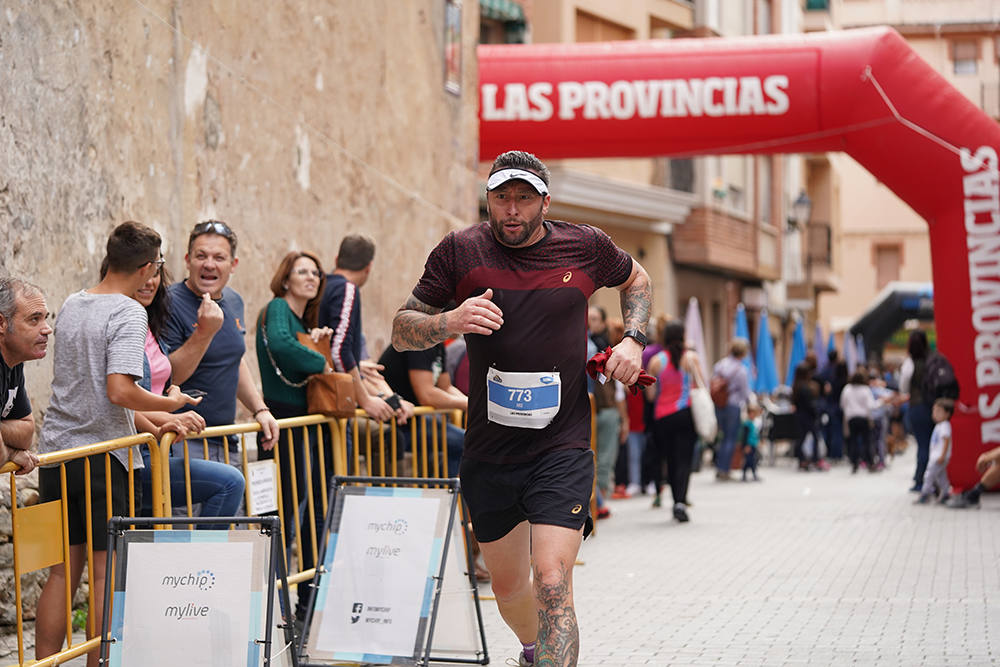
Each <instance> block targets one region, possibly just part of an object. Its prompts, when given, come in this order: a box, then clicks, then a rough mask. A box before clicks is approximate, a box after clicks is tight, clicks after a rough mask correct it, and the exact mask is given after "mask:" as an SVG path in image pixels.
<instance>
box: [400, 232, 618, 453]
mask: <svg viewBox="0 0 1000 667" xmlns="http://www.w3.org/2000/svg"><path fill="white" fill-rule="evenodd" d="M544 224H545V229H546V235H545V237H544V238H543V239H542V240H541V241H539V242H538V243H536V244H534V245H532V246H529V247H526V248H508V247H506V246H504V245H501V244H500V243H498V242H497V241H496V239H495V238H494V237H493V233H492V232H491V231H490V226H489V223H487V222H483V223H480V224H478V225H476V226H473V227H468V228H466V229H463V230H460V231H457V232H452V233H450V234H448V236H446V237H445V238H444V239H443V240H442V241H441V242H440V243H439V244H438V246H437V247H436V248H434V250H433V251H432V252H431V254H430V256H429V257H428V258H427V263H426V264H425V266H424V275H423V276H422V277H421V278H420V282H419V283H417V286H416V288H414V290H413V295H414V296H415V297H416V298H418V299H420V300H421V301H423V302H424V303H426V304H428V305H430V306H435V307H438V308H441V307H444V306H445V304H447V303H448V302H449V301H451V300H452V299H454V300H455V301H456V302H458V303H461V302H462V301H464V300H465V299H467V298H469V297H470V296H477V295H480V294H482V293H483V292H484V291H485V290H486V289H487V288H492V289H493V302H494V303H495V304H496V305H497V306H499V307H500V310H501V311H503V319H504V323H503V326H501V327H500V329H499V330H498V331H494V332H493V333H492V334H490V335H489V336H480V335H476V334H468V335H466V336H465V340H466V345H467V347H468V354H469V420H468V429H467V430H466V433H465V450H464V452H463V454H462V456H463V457H468V458H470V459H474V460H477V461H486V462H489V463H520V462H523V461H530V460H533V459H535V458H537V457H539V456H540V455H542V454H544V453H547V452H550V451H555V450H558V449H570V448H574V447H589V446H590V403H589V401H588V400H587V382H586V371H585V366H586V363H587V300H588V299H589V298H590V295H591V294H593V293H594V291H595V290H597V289H598V288H599V287H611V286H615V285H620V284H622V283H623V282H625V281H626V280H628V277H629V275H630V274H631V273H632V258H631V257H629V255H628V253H626V252H625V251H623V250H621V249H620V248H618V247H617V246H616V245H615V244H614V242H613V241H612V240H611V238H610V237H609V236H608V235H607V234H605V233H604V232H602V231H601V230H599V229H595V228H594V227H590V226H588V225H575V224H572V223H568V222H561V221H558V220H546V221H545V223H544ZM489 368H495V369H497V370H499V371H508V372H548V371H558V372H559V374H560V380H561V382H562V393H561V396H560V408H559V413H558V414H557V415H556V417H555V418H554V419H553V420H552V423H550V424H549V425H548V426H546V427H545V428H543V429H530V428H516V427H511V426H503V425H501V424H496V423H493V422H491V421H489V420H488V419H487V418H486V372H487V369H489Z"/></svg>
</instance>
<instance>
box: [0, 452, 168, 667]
mask: <svg viewBox="0 0 1000 667" xmlns="http://www.w3.org/2000/svg"><path fill="white" fill-rule="evenodd" d="M134 445H147V446H148V447H149V448H150V454H151V457H150V459H151V461H152V462H153V463H151V468H152V470H151V473H152V482H153V484H152V491H153V496H154V499H155V498H156V497H157V496H158V495H159V494H160V493H161V491H162V487H161V485H160V483H159V481H158V478H159V477H160V476H159V475H158V474H157V473H158V472H159V471H158V470H157V466H158V465H159V464H158V461H159V457H158V456H157V454H158V450H159V444H158V443H157V442H156V439H155V438H154V437H153V436H152V435H150V434H148V433H144V434H139V435H135V436H129V437H125V438H117V439H115V440H108V441H105V442H98V443H95V444H93V445H86V446H83V447H74V448H72V449H66V450H63V451H59V452H52V453H49V454H42V455H40V456H39V457H38V458H39V461H40V464H39V465H41V466H52V465H57V464H58V465H59V468H60V469H59V477H60V485H61V487H62V488H61V496H62V498H66V495H67V492H66V485H67V482H66V463H67V462H70V461H74V460H79V459H83V461H84V464H83V466H84V492H85V495H86V499H85V503H84V507H85V508H86V510H85V511H86V523H87V526H86V528H87V542H86V556H87V571H88V573H90V572H94V548H93V545H94V542H93V539H94V535H93V532H92V527H91V518H92V507H91V496H90V494H91V479H90V477H91V472H90V459H89V458H88V457H90V456H94V455H100V454H103V455H104V487H105V490H106V492H105V512H106V516H109V517H110V516H111V508H112V502H111V500H112V499H111V490H112V489H111V458H112V457H111V454H110V452H112V451H114V450H117V449H123V448H126V447H132V446H134ZM17 469H18V466H17V465H16V464H13V463H8V464H6V465H4V466H3V467H0V473H9V477H10V497H11V508H10V511H11V522H12V527H13V548H14V599H15V604H16V605H17V610H16V614H17V658H18V663H17V664H19V665H24V664H32V665H39V666H47V665H58V664H60V663H62V662H65V661H66V660H69V659H71V658H74V657H76V656H79V655H83V654H84V653H88V652H89V651H91V650H93V649H96V648H98V646H99V645H100V637H98V636H97V630H98V628H97V623H98V619H99V610H97V609H96V603H95V599H94V597H95V587H94V586H90V587H89V595H88V597H87V637H89V639H87V640H86V641H84V642H81V643H78V644H73V606H72V595H73V591H72V588H71V579H72V577H71V576H69V573H70V571H71V566H70V544H69V523H68V518H67V509H66V503H65V502H63V501H62V500H56V501H51V502H46V503H41V504H38V505H34V506H31V507H19V506H18V501H17V483H16V479H15V476H14V471H15V470H17ZM128 470H129V475H128V503H129V515H130V516H136V506H135V485H134V478H133V476H132V474H131V473H132V471H133V470H134V461H133V452H132V451H131V449H130V450H129V452H128ZM54 536H58V537H54ZM60 563H62V565H63V567H64V568H65V570H66V573H67V576H66V590H65V600H64V604H65V608H66V619H65V620H66V646H67V648H65V649H63V650H61V651H59V652H57V653H54V654H53V655H50V656H46V657H43V658H42V659H41V660H39V661H37V662H35V661H31V660H28V661H27V663H26V661H25V656H24V618H23V603H22V597H21V594H22V593H21V576H22V575H24V574H28V573H30V572H34V571H36V570H40V569H42V568H46V567H51V566H53V565H57V564H60ZM88 576H89V575H88ZM107 576H109V577H114V573H113V572H110V573H107ZM100 592H101V593H102V594H103V590H102V591H100Z"/></svg>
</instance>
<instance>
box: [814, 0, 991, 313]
mask: <svg viewBox="0 0 1000 667" xmlns="http://www.w3.org/2000/svg"><path fill="white" fill-rule="evenodd" d="M804 18H805V22H804V26H805V29H806V30H807V31H816V30H842V29H851V28H862V27H867V26H875V25H889V26H892V27H893V28H895V29H896V30H897V31H899V32H900V34H902V36H903V37H904V38H905V39H906V41H907V42H908V43H909V45H910V46H911V47H912V48H913V49H914V50H915V51H916V52H917V53H918V54H919V55H920V56H921V57H922V58H923V59H924V60H926V61H927V62H928V63H929V64H930V65H931V66H932V67H933V68H934V69H936V70H937V71H938V72H939V73H940V74H941V75H942V76H943V77H944V78H945V79H946V80H947V81H949V82H950V83H951V84H952V85H954V86H955V87H956V88H957V89H958V90H960V91H961V92H962V93H963V94H964V95H965V96H966V97H968V98H969V99H970V100H971V101H972V102H973V103H975V104H977V105H978V106H979V107H980V108H982V109H983V111H985V112H986V113H987V114H989V115H990V116H992V117H993V118H995V119H1000V84H998V82H1000V66H998V61H1000V43H998V42H1000V4H998V3H996V2H990V1H989V0H922V1H921V2H906V1H903V0H809V1H808V2H807V4H806V12H805V17H804ZM876 74H877V73H876ZM807 165H808V170H807V173H808V183H809V190H808V191H809V194H810V196H811V197H812V198H813V200H814V201H815V202H816V205H815V206H814V209H813V220H816V221H818V222H819V223H821V224H822V223H825V222H826V221H830V225H831V230H832V232H833V233H832V237H831V241H832V243H831V245H832V263H833V266H834V269H835V273H836V274H837V276H838V279H839V284H838V286H839V290H837V291H836V292H828V293H824V294H822V295H821V296H820V298H819V317H820V319H821V320H822V321H823V322H824V324H825V325H827V326H829V327H831V328H832V329H834V330H835V331H843V330H845V329H847V328H848V327H850V326H851V325H852V324H853V323H854V322H855V321H856V320H857V318H858V317H859V316H860V314H861V313H863V312H864V311H865V310H866V309H867V308H868V306H869V305H870V304H871V303H872V301H873V300H874V299H875V298H876V296H877V295H878V293H879V292H880V290H882V288H883V287H885V285H886V284H887V283H888V282H890V281H894V280H898V281H906V282H930V280H931V256H930V244H929V239H928V233H927V222H926V221H925V220H923V219H922V218H920V217H919V216H918V215H917V214H916V213H914V212H913V211H912V210H911V209H910V208H909V207H908V206H907V205H906V204H904V203H903V202H902V201H901V200H900V199H899V198H898V197H896V195H895V194H893V193H892V192H891V191H890V190H889V189H888V188H887V187H885V186H884V185H882V184H881V183H880V182H878V180H877V179H876V178H875V177H874V176H872V175H871V174H870V173H868V172H867V171H866V170H865V169H864V168H862V167H861V166H859V165H858V164H857V163H856V162H854V160H852V159H851V158H850V157H848V156H846V155H843V154H834V153H831V154H825V155H813V156H808V158H807Z"/></svg>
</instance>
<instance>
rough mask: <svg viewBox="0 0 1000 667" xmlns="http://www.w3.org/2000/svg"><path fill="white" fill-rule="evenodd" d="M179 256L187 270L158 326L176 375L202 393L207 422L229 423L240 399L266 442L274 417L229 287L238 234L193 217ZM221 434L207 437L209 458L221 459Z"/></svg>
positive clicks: (269, 443) (273, 433)
mask: <svg viewBox="0 0 1000 667" xmlns="http://www.w3.org/2000/svg"><path fill="white" fill-rule="evenodd" d="M184 262H185V263H186V264H187V271H188V276H187V278H186V279H184V280H182V281H181V282H178V283H174V284H173V285H171V286H170V287H169V288H168V290H169V293H170V314H169V316H168V317H167V323H166V326H165V328H164V332H163V343H164V344H165V345H166V347H167V352H168V355H169V357H170V366H171V368H172V369H173V381H174V383H175V384H178V385H180V386H181V388H182V389H183V390H184V391H189V390H197V391H199V392H204V400H203V401H202V402H201V404H200V405H198V406H197V407H196V408H195V409H196V410H197V411H198V413H199V414H200V415H201V416H202V417H204V418H205V423H206V424H207V425H208V426H223V425H226V424H232V423H233V422H234V421H235V420H236V401H237V399H238V400H239V401H240V403H242V404H243V405H244V406H245V407H246V409H247V410H249V411H250V413H251V414H252V415H253V418H254V419H255V420H256V421H257V422H258V423H259V424H260V427H261V432H260V434H259V435H258V436H257V444H258V445H260V446H261V447H262V448H263V449H270V448H271V447H273V446H274V443H275V442H277V440H278V423H277V421H275V419H274V417H273V416H272V415H271V412H270V411H269V410H268V409H267V405H266V404H265V403H264V399H263V397H262V396H261V395H260V392H259V391H258V390H257V387H256V385H255V384H254V382H253V376H252V375H251V374H250V367H249V366H247V363H246V360H245V359H244V358H243V357H244V353H245V352H246V342H245V341H244V337H245V335H246V320H245V318H244V316H243V298H242V297H241V296H240V295H239V294H238V293H237V292H236V290H234V289H233V288H231V287H228V286H227V284H228V283H229V278H230V277H231V276H232V275H233V272H234V271H235V270H236V266H237V264H239V259H238V258H237V257H236V234H235V233H234V232H233V230H232V229H231V228H230V227H229V225H227V224H226V223H224V222H221V221H219V220H208V221H206V222H200V223H198V224H197V225H195V226H194V229H192V230H191V234H190V236H189V237H188V250H187V254H186V255H184ZM223 441H224V439H223V438H213V439H210V440H209V441H208V442H209V458H210V459H212V460H213V461H225V460H226V459H225V455H224V447H223ZM231 462H232V463H236V461H231Z"/></svg>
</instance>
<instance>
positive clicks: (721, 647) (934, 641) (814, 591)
mask: <svg viewBox="0 0 1000 667" xmlns="http://www.w3.org/2000/svg"><path fill="white" fill-rule="evenodd" d="M913 450H914V448H913V447H912V446H911V447H910V448H909V449H908V451H907V453H906V454H905V455H904V456H903V457H902V458H901V459H899V460H897V461H896V462H895V463H894V464H893V465H892V466H891V467H890V468H889V469H888V470H886V471H885V472H882V473H878V474H868V473H865V472H860V473H858V474H857V475H855V476H852V475H851V474H850V470H849V468H847V467H846V466H843V465H841V466H839V467H835V468H834V469H833V470H831V471H830V472H826V473H799V472H797V471H795V470H793V469H792V461H791V459H787V458H779V460H778V464H777V466H776V467H761V469H760V472H761V476H762V478H763V481H761V482H759V483H746V484H744V483H741V482H738V481H737V482H728V483H719V482H716V481H715V480H714V476H713V474H712V471H711V470H709V469H707V468H706V469H703V470H702V472H700V473H696V474H695V475H694V476H693V478H692V486H691V491H690V494H689V495H690V500H691V502H692V503H694V506H693V507H692V508H691V510H690V514H691V522H690V523H688V524H683V525H682V524H678V523H676V522H674V521H673V520H672V519H671V516H670V510H669V508H668V507H667V506H665V507H664V508H662V509H656V510H654V509H651V508H650V499H649V498H648V497H645V496H640V497H636V498H632V499H629V500H619V501H612V503H611V510H612V513H613V516H612V517H611V518H610V519H608V520H606V521H601V522H600V523H599V524H598V530H599V534H598V535H597V536H596V537H595V538H593V539H590V540H587V542H586V543H585V544H584V546H583V550H582V552H581V555H580V559H581V560H582V561H583V565H581V566H579V567H578V568H577V569H576V599H577V608H578V614H579V621H580V628H581V635H582V649H581V657H580V663H579V664H580V666H581V667H593V666H596V665H602V666H608V665H614V666H616V667H618V666H621V667H624V666H629V665H658V666H666V665H709V664H712V665H807V664H811V665H848V664H857V665H929V666H937V665H993V664H997V663H998V662H1000V497H998V495H997V494H993V495H989V496H986V497H985V498H984V500H983V505H982V508H981V509H978V510H975V509H973V510H962V511H959V510H951V509H947V508H944V507H939V506H914V505H913V504H912V502H913V500H914V498H915V497H916V496H915V495H914V494H910V493H907V492H906V488H907V487H908V486H909V483H908V481H909V477H910V475H911V474H912V469H913ZM665 499H666V498H665ZM665 505H666V503H665ZM481 592H482V593H483V594H484V595H489V594H490V589H489V585H488V584H486V585H483V586H482V587H481ZM990 596H993V597H992V598H991V597H990ZM483 611H484V615H485V621H486V632H487V639H488V649H489V655H490V658H491V660H490V664H491V665H504V664H505V661H506V659H507V658H509V657H512V656H516V655H517V651H518V650H519V645H518V644H517V641H516V639H515V638H514V635H513V634H512V633H511V632H510V631H509V630H508V629H507V628H506V626H505V625H504V624H503V622H502V620H501V619H500V615H499V613H498V612H497V609H496V605H495V603H494V602H492V601H490V600H485V601H484V602H483ZM991 629H992V632H991ZM439 631H446V630H445V629H443V628H442V629H439ZM67 664H70V665H83V664H84V660H83V659H77V660H74V661H71V662H69V663H67Z"/></svg>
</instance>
